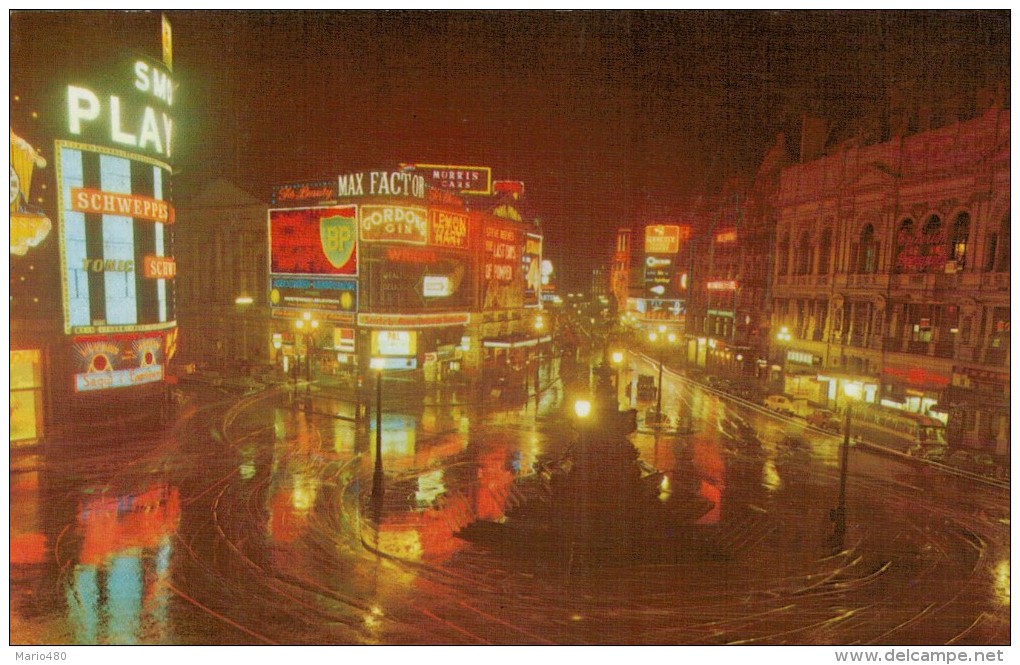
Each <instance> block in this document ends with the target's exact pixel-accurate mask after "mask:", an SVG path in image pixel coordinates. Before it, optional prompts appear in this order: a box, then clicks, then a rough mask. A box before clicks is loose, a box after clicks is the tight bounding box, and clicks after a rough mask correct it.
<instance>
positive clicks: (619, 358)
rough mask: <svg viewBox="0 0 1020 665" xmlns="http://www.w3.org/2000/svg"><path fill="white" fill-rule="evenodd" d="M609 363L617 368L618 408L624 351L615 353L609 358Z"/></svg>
mask: <svg viewBox="0 0 1020 665" xmlns="http://www.w3.org/2000/svg"><path fill="white" fill-rule="evenodd" d="M609 361H610V362H611V363H612V364H613V367H615V368H616V406H617V408H619V406H620V372H621V371H622V370H623V351H619V350H617V351H613V353H612V354H611V355H610V356H609Z"/></svg>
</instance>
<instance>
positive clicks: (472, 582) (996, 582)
mask: <svg viewBox="0 0 1020 665" xmlns="http://www.w3.org/2000/svg"><path fill="white" fill-rule="evenodd" d="M632 362H633V363H634V367H633V369H634V371H639V370H640V371H649V370H648V367H650V366H651V365H649V366H648V367H644V368H642V367H640V365H641V363H643V362H644V361H643V360H642V359H641V358H640V357H637V356H635V357H634V358H633V359H632ZM664 383H665V384H666V385H665V386H664V394H663V404H664V409H663V410H664V411H665V412H667V413H670V412H672V413H673V415H675V416H678V419H682V417H683V416H684V414H685V413H690V414H691V415H692V416H693V417H692V422H693V425H694V426H693V431H692V432H690V433H676V432H672V431H655V430H653V429H645V428H644V427H641V428H640V429H639V431H638V432H636V433H635V434H633V435H631V436H630V442H631V443H632V444H633V446H634V448H635V449H636V451H637V455H638V457H639V458H640V460H641V462H643V463H644V465H645V468H649V469H651V468H653V467H654V469H657V470H659V471H662V472H665V473H664V474H663V475H661V476H660V477H661V483H660V486H659V490H660V498H661V500H662V501H665V502H668V501H671V500H673V498H675V497H677V496H680V495H682V494H684V493H688V494H690V493H695V494H698V495H700V496H702V497H704V498H705V499H707V500H710V501H711V502H712V506H713V507H712V508H711V509H710V510H708V512H706V513H705V514H704V515H702V516H701V517H700V518H699V519H698V520H697V523H696V524H692V525H691V526H690V529H689V530H685V532H684V533H680V534H672V533H671V534H660V535H662V537H661V538H659V539H658V540H655V541H654V542H655V543H656V544H655V545H654V546H644V545H643V546H642V547H633V546H629V545H628V543H626V542H619V541H616V540H610V539H608V538H607V533H609V532H612V533H618V531H617V530H614V527H613V525H611V524H609V523H608V521H607V520H608V517H607V516H603V519H602V520H601V521H600V519H599V517H598V516H595V517H594V518H591V519H589V520H587V521H586V522H585V525H584V526H583V527H579V528H577V529H573V530H572V532H571V536H570V538H564V539H562V542H560V541H555V540H554V541H552V542H551V543H550V542H544V543H539V542H536V543H534V546H531V544H530V543H526V544H525V545H524V546H523V547H522V546H520V543H518V544H517V545H516V546H514V547H512V548H507V547H505V546H501V545H500V544H498V543H487V542H485V541H484V540H482V541H475V540H472V541H468V540H465V539H463V538H460V537H458V536H457V533H458V532H459V531H461V530H462V529H464V528H465V527H467V526H468V525H471V524H477V523H479V522H488V523H494V524H497V525H498V524H501V523H504V522H507V521H512V519H513V515H514V514H515V511H517V512H518V513H519V512H520V511H521V510H522V506H524V505H526V504H528V502H532V501H537V500H541V499H540V498H536V495H535V494H534V493H533V492H531V490H530V489H529V487H532V486H533V481H534V477H533V474H534V471H535V469H536V466H541V465H542V464H544V463H546V462H548V461H549V460H557V459H560V458H561V457H562V456H563V455H564V454H565V453H567V451H568V450H569V449H570V446H571V444H574V443H575V442H576V441H577V432H576V431H575V429H574V428H573V426H572V423H571V420H570V419H569V418H568V417H567V416H566V411H565V410H564V408H563V407H564V404H565V403H566V402H568V401H569V400H568V399H567V398H568V397H569V395H568V391H566V390H565V389H564V388H563V384H562V383H561V382H559V381H556V380H555V373H554V372H553V371H551V369H550V372H549V374H548V375H547V376H545V379H544V382H543V386H542V387H543V390H542V391H541V394H540V396H539V399H538V401H537V403H536V400H535V399H534V397H533V396H532V397H531V399H529V401H528V402H527V403H524V402H523V401H522V400H519V401H518V403H511V402H510V400H509V399H508V398H507V396H505V395H504V396H501V397H500V398H499V399H493V398H492V396H491V395H489V396H487V397H488V399H486V400H485V403H483V404H479V403H478V397H479V396H478V395H470V396H464V395H458V394H453V393H444V394H430V395H428V396H425V398H424V399H423V397H422V396H421V395H414V394H413V393H412V392H409V391H407V390H406V389H404V390H400V389H398V388H397V387H394V389H393V390H392V391H390V390H388V391H387V393H386V401H385V402H384V414H383V428H382V436H381V444H382V450H383V462H384V468H385V472H386V474H385V492H384V493H383V498H382V499H381V500H373V499H372V498H371V496H372V492H371V489H372V475H373V462H374V453H373V451H374V447H375V445H376V432H375V431H374V418H369V419H367V420H365V421H363V422H362V423H360V424H359V423H355V422H354V421H353V420H351V419H348V417H349V416H350V415H352V414H353V406H352V405H351V404H350V403H349V402H346V401H343V400H338V399H333V397H332V396H331V394H330V393H329V392H328V391H319V392H314V393H312V394H313V397H312V398H311V399H310V402H309V403H310V405H311V408H307V405H306V403H305V400H304V399H300V398H299V399H298V400H297V401H296V403H293V402H292V400H291V396H290V394H289V393H288V392H287V390H286V389H273V390H269V391H266V392H263V393H259V394H256V395H253V396H249V397H246V398H241V399H239V398H237V397H236V396H227V395H223V394H220V393H216V392H207V393H201V394H196V395H194V396H193V398H192V399H191V401H190V402H189V403H188V405H187V406H186V407H185V408H184V409H183V410H182V412H181V414H180V418H179V420H178V422H177V425H176V427H175V428H173V429H172V430H170V431H167V432H165V433H162V434H159V435H156V436H140V437H139V438H138V439H136V440H127V441H125V440H123V439H118V440H114V439H111V440H108V441H104V440H97V441H90V442H88V445H84V443H83V442H78V443H72V442H65V444H64V445H51V446H48V447H46V448H45V449H41V450H37V451H30V452H26V453H21V454H19V455H18V456H17V458H16V459H15V458H12V471H11V643H12V644H841V645H849V644H879V645H881V644H1008V643H1009V639H1010V637H1009V636H1010V632H1009V628H1010V624H1009V610H1010V607H1009V605H1010V599H1009V575H1010V570H1009V554H1010V550H1009V533H1010V529H1009V520H1010V514H1009V492H1008V489H1003V488H1002V487H999V486H996V485H994V484H990V483H985V482H980V481H977V480H975V479H971V478H964V477H956V476H949V475H944V474H941V473H939V472H937V471H933V470H932V469H931V468H929V467H924V466H920V465H918V464H917V463H916V462H913V461H910V460H905V459H902V458H899V457H895V456H890V455H879V454H875V453H874V452H872V451H871V450H868V449H865V448H854V449H853V450H852V451H851V455H850V466H849V484H848V491H847V503H848V532H847V538H846V547H845V549H844V550H842V551H839V552H833V551H832V548H831V546H830V544H829V536H830V534H831V533H832V523H831V522H830V520H829V510H830V509H831V508H832V507H834V505H835V500H836V488H837V482H838V450H839V444H840V439H839V437H835V436H831V435H827V434H822V433H819V432H816V431H808V430H805V428H804V425H803V423H802V422H795V421H788V420H784V419H779V418H776V417H774V416H772V415H771V414H768V413H766V412H764V410H762V409H759V408H755V407H752V406H750V405H747V404H743V403H739V402H737V401H734V400H730V399H725V398H722V397H720V396H719V395H717V394H714V393H712V392H711V391H709V390H705V389H702V388H700V387H698V386H696V385H695V384H690V383H688V382H686V381H684V380H683V379H682V377H680V376H678V375H676V374H674V373H673V372H669V371H667V373H666V380H665V382H664ZM532 392H533V387H532ZM299 397H300V393H299ZM483 397H486V396H483ZM337 414H339V415H340V416H341V417H339V418H338V417H336V415H337ZM596 431H597V430H596ZM529 483H532V484H531V485H529ZM508 516H509V519H508ZM612 519H614V520H619V519H621V516H620V515H617V514H614V515H612ZM607 542H609V543H610V544H609V545H605V543H607ZM643 542H644V541H643ZM593 544H594V545H593ZM595 545H598V546H595Z"/></svg>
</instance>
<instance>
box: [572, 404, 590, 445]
mask: <svg viewBox="0 0 1020 665" xmlns="http://www.w3.org/2000/svg"><path fill="white" fill-rule="evenodd" d="M574 415H575V416H577V443H578V445H580V446H583V445H584V428H585V421H586V420H587V419H588V416H589V415H591V401H589V400H587V399H578V400H575V401H574Z"/></svg>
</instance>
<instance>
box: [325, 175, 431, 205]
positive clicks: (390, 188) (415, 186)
mask: <svg viewBox="0 0 1020 665" xmlns="http://www.w3.org/2000/svg"><path fill="white" fill-rule="evenodd" d="M337 196H338V197H339V198H346V197H349V196H407V197H411V198H415V199H424V198H425V178H424V177H422V176H420V175H416V174H414V173H407V172H404V171H366V172H363V173H348V174H347V175H342V176H340V177H339V179H338V187H337Z"/></svg>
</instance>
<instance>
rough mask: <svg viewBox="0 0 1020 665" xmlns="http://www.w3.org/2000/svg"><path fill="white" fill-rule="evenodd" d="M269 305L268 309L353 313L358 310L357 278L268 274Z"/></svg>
mask: <svg viewBox="0 0 1020 665" xmlns="http://www.w3.org/2000/svg"><path fill="white" fill-rule="evenodd" d="M269 304H270V306H271V307H272V308H274V309H277V308H290V309H298V310H316V311H323V310H325V311H332V312H355V311H357V309H358V280H356V279H336V278H330V277H296V276H295V277H287V276H279V275H273V276H271V277H270V290H269Z"/></svg>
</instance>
